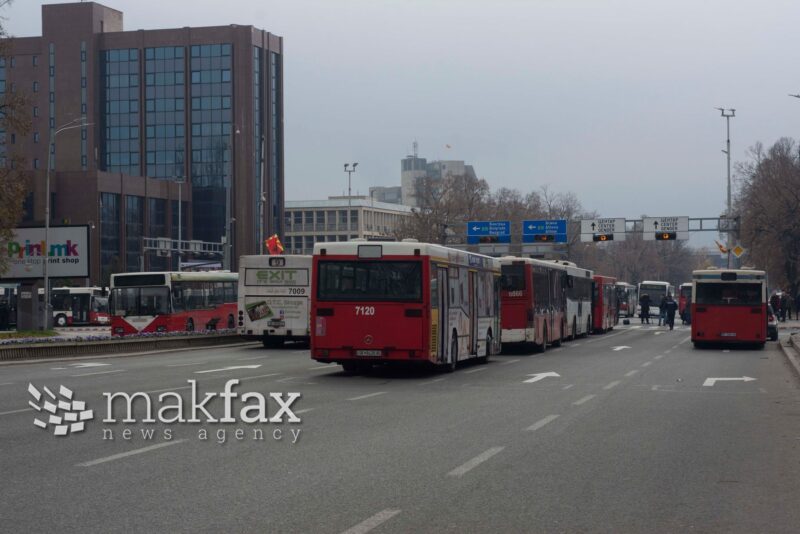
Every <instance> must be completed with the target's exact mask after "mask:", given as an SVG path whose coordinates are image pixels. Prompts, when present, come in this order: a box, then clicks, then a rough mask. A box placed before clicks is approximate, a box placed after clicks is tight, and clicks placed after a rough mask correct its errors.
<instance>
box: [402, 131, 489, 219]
mask: <svg viewBox="0 0 800 534" xmlns="http://www.w3.org/2000/svg"><path fill="white" fill-rule="evenodd" d="M417 148H418V146H417V142H416V141H414V152H413V154H411V155H408V156H406V157H405V158H403V159H402V160H401V161H400V189H401V202H402V204H404V205H406V206H412V207H421V208H425V207H428V206H430V204H431V202H432V199H433V198H434V197H436V195H438V194H439V193H440V192H441V186H442V182H443V180H444V179H445V178H447V177H448V176H466V177H469V178H473V179H477V175H476V174H475V169H474V168H473V167H472V165H467V164H465V163H464V162H463V161H460V160H436V161H428V160H426V159H425V158H421V157H419V156H418V155H417Z"/></svg>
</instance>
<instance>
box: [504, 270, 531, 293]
mask: <svg viewBox="0 0 800 534" xmlns="http://www.w3.org/2000/svg"><path fill="white" fill-rule="evenodd" d="M500 272H501V273H502V275H503V278H502V279H501V280H502V283H503V285H502V287H501V289H503V290H504V291H524V290H525V266H524V265H503V266H502V267H500Z"/></svg>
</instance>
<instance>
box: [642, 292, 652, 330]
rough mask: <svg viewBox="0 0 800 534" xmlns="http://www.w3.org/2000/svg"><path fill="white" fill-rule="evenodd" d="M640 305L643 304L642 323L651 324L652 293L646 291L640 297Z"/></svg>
mask: <svg viewBox="0 0 800 534" xmlns="http://www.w3.org/2000/svg"><path fill="white" fill-rule="evenodd" d="M639 306H641V310H642V312H641V314H640V315H639V318H640V319H641V320H642V324H645V323H647V324H650V295H648V294H647V293H644V294H643V295H642V296H641V297H640V298H639Z"/></svg>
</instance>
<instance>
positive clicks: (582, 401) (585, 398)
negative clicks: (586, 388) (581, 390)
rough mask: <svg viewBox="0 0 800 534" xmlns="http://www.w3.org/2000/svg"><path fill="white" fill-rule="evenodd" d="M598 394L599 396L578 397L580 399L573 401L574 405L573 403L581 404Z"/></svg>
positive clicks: (575, 404)
mask: <svg viewBox="0 0 800 534" xmlns="http://www.w3.org/2000/svg"><path fill="white" fill-rule="evenodd" d="M596 396H597V395H586V396H585V397H583V398H582V399H578V400H576V401H575V402H573V403H572V405H573V406H580V405H581V404H583V403H584V402H589V401H590V400H592V399H593V398H595V397H596Z"/></svg>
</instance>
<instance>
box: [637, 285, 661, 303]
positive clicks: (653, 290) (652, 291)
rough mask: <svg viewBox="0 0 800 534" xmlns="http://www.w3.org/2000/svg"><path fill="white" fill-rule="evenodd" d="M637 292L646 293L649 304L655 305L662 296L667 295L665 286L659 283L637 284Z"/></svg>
mask: <svg viewBox="0 0 800 534" xmlns="http://www.w3.org/2000/svg"><path fill="white" fill-rule="evenodd" d="M639 294H640V296H642V295H645V294H646V295H648V296H649V297H650V304H655V305H656V306H657V305H658V304H659V303H660V302H661V299H662V298H663V297H666V296H667V286H662V285H660V284H642V285H640V286H639Z"/></svg>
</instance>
